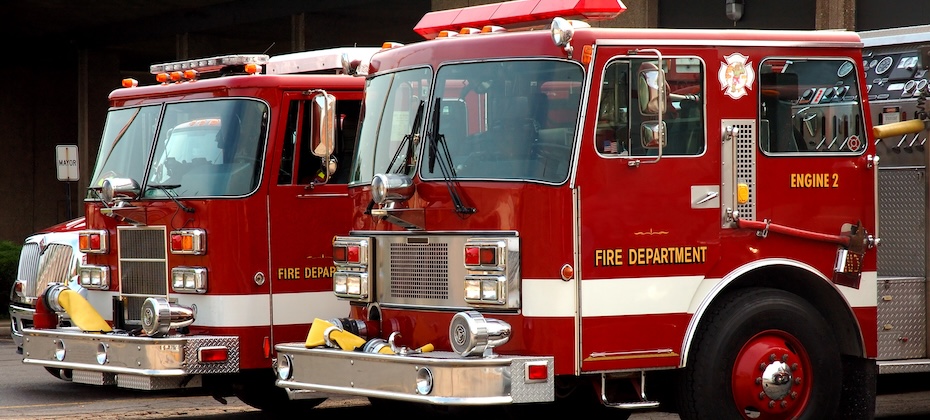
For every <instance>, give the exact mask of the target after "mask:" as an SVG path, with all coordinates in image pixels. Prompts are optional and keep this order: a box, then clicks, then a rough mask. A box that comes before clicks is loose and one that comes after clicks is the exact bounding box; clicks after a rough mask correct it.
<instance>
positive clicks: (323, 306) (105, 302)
mask: <svg viewBox="0 0 930 420" xmlns="http://www.w3.org/2000/svg"><path fill="white" fill-rule="evenodd" d="M113 296H117V293H116V292H109V291H106V292H104V291H99V290H88V291H87V300H88V301H89V302H90V303H91V304H92V305H93V306H94V309H96V310H97V312H99V313H100V315H101V316H102V317H103V318H104V319H106V320H107V321H113V309H111V308H112V307H113ZM170 298H171V299H172V300H174V299H177V304H178V305H183V306H193V305H196V306H197V319H196V320H195V321H194V324H193V325H197V326H201V327H207V326H210V327H255V326H266V325H269V324H270V323H271V309H270V307H269V299H268V295H220V296H214V295H195V294H181V293H174V294H172V295H171V296H170ZM273 299H274V319H275V325H292V324H309V323H311V322H313V319H314V318H321V319H331V318H342V317H346V316H348V315H349V304H348V302H345V301H342V300H339V299H336V296H335V295H333V292H332V291H325V292H305V293H286V294H277V295H274V298H273Z"/></svg>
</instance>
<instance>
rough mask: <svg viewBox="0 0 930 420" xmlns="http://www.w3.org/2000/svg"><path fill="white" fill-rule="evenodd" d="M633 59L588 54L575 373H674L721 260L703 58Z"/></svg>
mask: <svg viewBox="0 0 930 420" xmlns="http://www.w3.org/2000/svg"><path fill="white" fill-rule="evenodd" d="M629 51H630V48H628V47H622V48H618V47H598V48H597V50H596V52H595V63H594V65H593V67H592V68H593V69H595V70H594V72H595V74H594V75H593V76H592V78H591V86H592V88H591V90H590V96H589V98H590V99H589V103H588V104H587V105H586V106H587V110H586V117H585V122H584V124H585V127H584V129H583V136H582V144H581V150H580V153H579V159H580V160H579V163H578V166H577V168H578V169H577V176H576V181H575V182H576V188H577V190H578V194H577V195H578V197H579V198H578V211H579V213H580V228H579V229H578V231H579V232H580V252H579V255H580V257H579V258H580V261H579V263H578V265H579V267H580V270H579V271H580V279H581V281H580V282H579V285H580V286H579V287H580V288H581V290H580V296H581V299H580V310H579V313H580V315H581V318H580V331H581V341H580V347H579V351H580V354H579V359H578V360H579V362H578V363H579V366H580V369H581V370H582V371H595V370H609V369H625V368H637V367H642V366H644V365H645V366H653V367H659V366H676V365H677V364H678V363H679V354H680V351H681V343H682V337H683V334H684V332H685V330H686V328H687V326H688V322H689V320H690V318H691V314H690V313H689V308H690V307H691V305H692V302H691V299H692V297H693V296H694V294H695V291H696V290H697V289H698V288H699V287H701V285H702V281H703V280H704V275H705V273H706V272H707V271H708V270H709V267H710V266H711V265H712V264H713V262H714V261H715V260H716V258H717V254H718V253H719V251H718V249H717V248H718V236H719V234H720V228H721V222H720V210H719V208H720V197H719V193H720V150H719V145H718V144H719V141H718V142H714V141H708V138H709V137H708V135H707V133H708V126H709V123H708V121H707V118H706V115H707V111H708V109H710V107H711V106H712V105H711V104H708V103H707V101H706V99H707V98H706V95H705V93H706V89H707V87H706V86H707V83H708V82H707V78H708V70H707V69H706V68H705V62H707V59H706V58H703V57H701V56H700V55H697V54H695V53H694V50H689V51H674V50H672V51H663V52H662V54H661V55H660V54H659V52H658V51H655V50H644V51H641V52H638V53H637V54H636V55H631V54H630V52H629ZM660 72H661V73H660ZM663 82H664V83H666V85H665V89H664V90H665V91H666V92H667V94H666V95H664V97H663V96H662V95H660V94H659V93H660V92H661V90H662V89H659V87H660V84H661V83H663ZM644 328H648V329H649V333H648V334H643V330H644Z"/></svg>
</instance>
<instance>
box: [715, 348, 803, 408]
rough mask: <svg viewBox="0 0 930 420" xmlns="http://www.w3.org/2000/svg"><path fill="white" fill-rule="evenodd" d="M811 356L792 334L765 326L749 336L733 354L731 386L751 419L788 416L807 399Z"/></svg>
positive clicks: (737, 401) (738, 402) (736, 399)
mask: <svg viewBox="0 0 930 420" xmlns="http://www.w3.org/2000/svg"><path fill="white" fill-rule="evenodd" d="M809 367H810V357H809V356H808V354H807V351H806V350H805V349H804V346H802V345H801V343H800V341H798V339H797V338H795V337H794V336H793V335H791V334H789V333H787V332H785V331H781V330H768V331H763V332H761V333H759V334H756V335H755V336H754V337H752V338H751V339H749V340H748V341H747V342H746V344H745V345H744V346H743V348H742V349H740V351H739V353H738V354H737V355H736V361H735V362H734V364H733V374H732V377H731V380H732V384H731V390H732V393H733V401H734V402H735V403H736V407H737V408H738V409H740V410H742V411H743V416H744V417H745V418H750V419H791V418H797V417H799V416H800V415H801V413H803V412H804V408H805V407H806V406H807V403H808V401H810V396H811V389H812V388H811V383H812V380H811V379H812V378H810V377H809V370H810V369H809Z"/></svg>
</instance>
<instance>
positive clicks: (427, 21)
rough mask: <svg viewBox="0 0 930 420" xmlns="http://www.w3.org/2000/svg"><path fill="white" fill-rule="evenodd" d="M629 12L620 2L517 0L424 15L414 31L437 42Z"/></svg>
mask: <svg viewBox="0 0 930 420" xmlns="http://www.w3.org/2000/svg"><path fill="white" fill-rule="evenodd" d="M625 10H626V6H624V5H623V2H622V1H620V0H514V1H507V2H503V3H492V4H483V5H479V6H470V7H464V8H460V9H449V10H439V11H435V12H429V13H427V14H425V15H423V18H422V19H420V21H419V22H418V23H417V25H416V26H415V27H414V28H413V31H414V32H416V33H418V34H420V35H421V36H422V37H423V38H426V39H433V38H436V35H438V34H439V32H440V31H442V30H455V31H459V30H461V29H462V28H464V27H476V28H480V27H483V26H486V25H496V26H502V27H505V28H514V27H519V26H534V25H543V24H548V23H549V21H550V20H552V18H555V17H562V18H565V19H578V20H589V21H594V20H606V19H613V18H615V17H617V15H619V14H620V13H623V12H624V11H625Z"/></svg>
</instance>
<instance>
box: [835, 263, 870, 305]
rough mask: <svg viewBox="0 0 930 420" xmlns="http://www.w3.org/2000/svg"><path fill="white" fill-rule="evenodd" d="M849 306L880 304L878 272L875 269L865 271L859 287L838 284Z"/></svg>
mask: <svg viewBox="0 0 930 420" xmlns="http://www.w3.org/2000/svg"><path fill="white" fill-rule="evenodd" d="M837 288H838V289H840V292H841V293H843V296H845V297H846V301H847V302H849V306H851V307H853V308H861V307H874V306H876V305H878V273H876V272H875V271H863V272H862V280H861V281H860V282H859V288H858V289H853V288H852V287H846V286H837Z"/></svg>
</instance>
